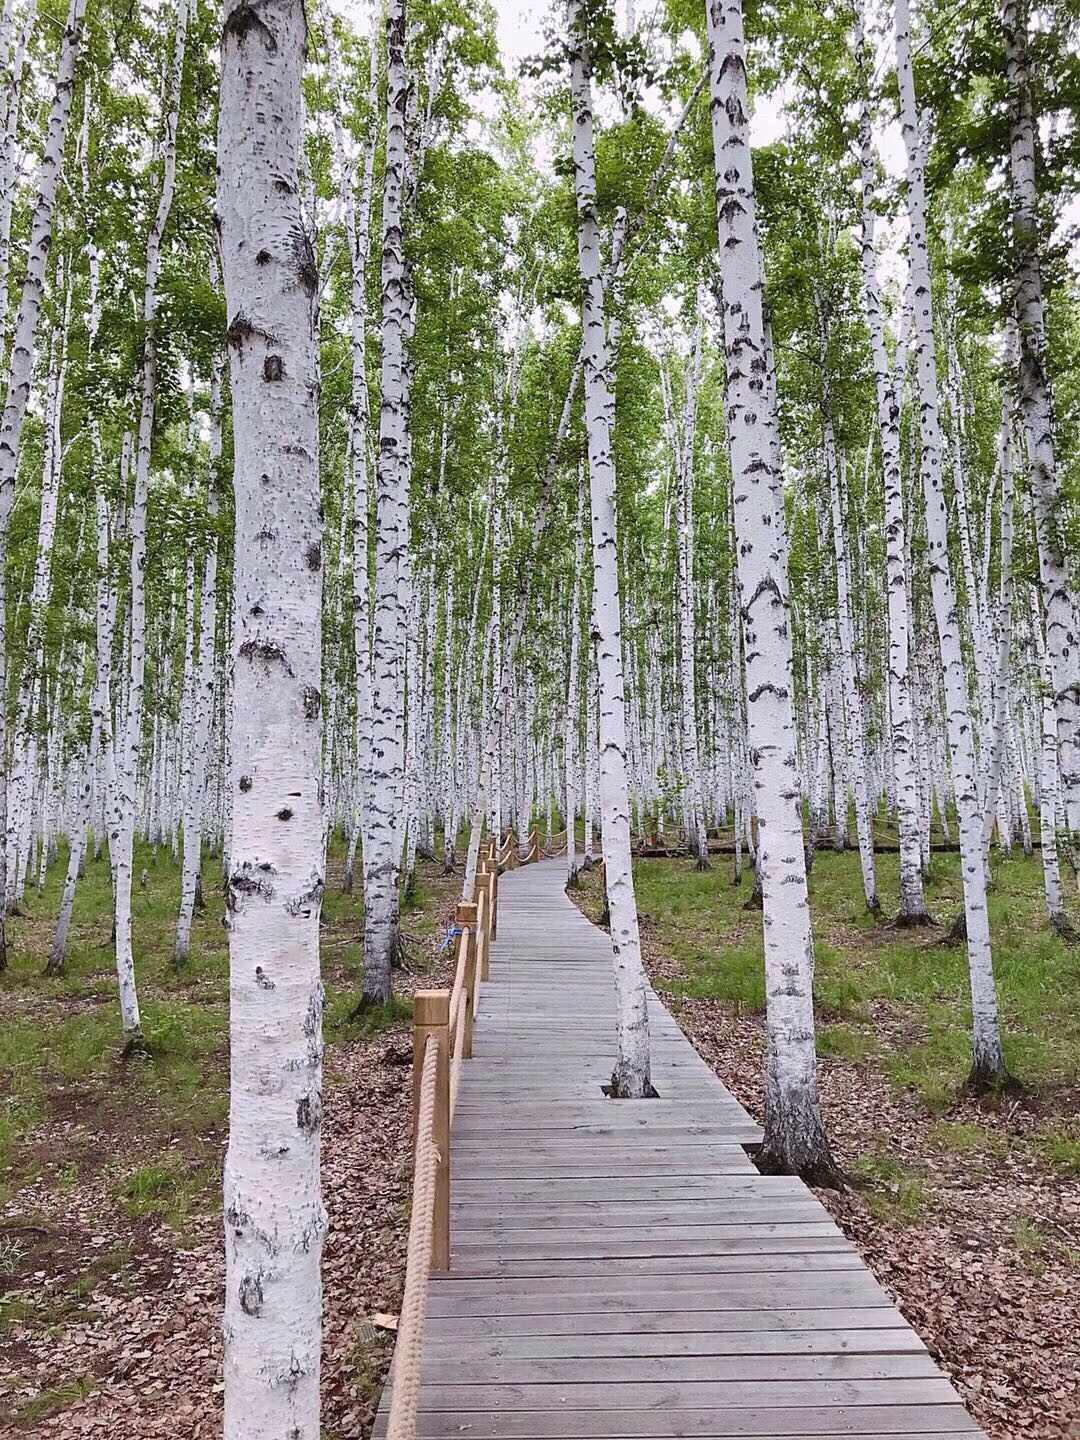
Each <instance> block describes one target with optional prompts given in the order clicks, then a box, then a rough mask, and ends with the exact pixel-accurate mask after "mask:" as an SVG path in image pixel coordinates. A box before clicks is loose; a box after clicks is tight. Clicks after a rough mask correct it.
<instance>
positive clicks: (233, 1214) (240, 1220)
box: [225, 1205, 251, 1236]
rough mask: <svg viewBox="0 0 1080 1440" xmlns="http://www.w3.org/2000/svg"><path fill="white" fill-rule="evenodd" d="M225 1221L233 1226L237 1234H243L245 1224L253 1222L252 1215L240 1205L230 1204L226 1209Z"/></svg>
mask: <svg viewBox="0 0 1080 1440" xmlns="http://www.w3.org/2000/svg"><path fill="white" fill-rule="evenodd" d="M225 1223H226V1225H230V1226H232V1228H233V1229H234V1230H235V1231H236V1233H237V1235H238V1236H240V1235H243V1233H244V1226H245V1225H250V1224H251V1216H250V1215H249V1214H248V1213H247V1211H246V1210H242V1209H241V1208H240V1206H239V1205H230V1206H229V1207H228V1209H227V1210H226V1211H225Z"/></svg>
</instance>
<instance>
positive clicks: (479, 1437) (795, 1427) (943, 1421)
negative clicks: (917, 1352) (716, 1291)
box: [372, 1401, 981, 1440]
mask: <svg viewBox="0 0 1080 1440" xmlns="http://www.w3.org/2000/svg"><path fill="white" fill-rule="evenodd" d="M980 1433H981V1432H980V1431H979V1430H978V1429H977V1428H976V1426H975V1423H974V1421H973V1420H972V1419H971V1417H970V1415H968V1413H967V1411H966V1410H965V1409H964V1407H963V1406H962V1405H961V1404H960V1402H959V1401H956V1402H955V1403H954V1404H951V1405H885V1406H879V1405H856V1406H848V1405H836V1406H826V1407H820V1406H810V1405H808V1404H807V1405H800V1406H798V1407H797V1408H795V1409H794V1410H792V1409H771V1408H769V1409H758V1410H749V1409H747V1410H671V1409H668V1410H660V1409H657V1410H652V1409H650V1410H629V1409H624V1408H622V1407H620V1408H618V1409H616V1410H610V1411H607V1412H603V1411H600V1412H598V1411H596V1410H571V1409H569V1408H566V1407H563V1406H558V1405H556V1406H553V1407H552V1408H551V1409H549V1410H543V1411H539V1412H532V1413H530V1412H528V1411H523V1410H518V1411H502V1412H499V1411H490V1410H486V1411H477V1410H459V1411H443V1412H441V1413H439V1412H432V1411H422V1412H421V1414H420V1417H419V1421H418V1424H417V1428H416V1434H417V1440H449V1437H451V1436H457V1437H461V1436H464V1437H467V1440H674V1437H679V1436H686V1437H693V1440H735V1437H738V1436H744V1435H753V1436H756V1437H759V1440H785V1437H790V1436H800V1437H808V1436H812V1435H842V1436H844V1437H845V1440H879V1437H880V1436H882V1435H889V1436H896V1437H915V1436H917V1437H918V1440H954V1437H955V1436H956V1435H979V1434H980ZM385 1434H386V1420H385V1415H384V1416H381V1417H380V1420H379V1421H378V1422H376V1425H375V1428H374V1431H373V1432H372V1440H381V1437H383V1436H385Z"/></svg>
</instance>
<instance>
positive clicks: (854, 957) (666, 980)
mask: <svg viewBox="0 0 1080 1440" xmlns="http://www.w3.org/2000/svg"><path fill="white" fill-rule="evenodd" d="M897 869H898V866H897V857H896V856H895V855H883V856H879V857H878V862H877V873H878V886H879V893H880V896H881V901H882V905H883V911H884V914H885V915H886V916H888V915H889V914H890V913H894V911H895V906H896V898H897V893H898V875H897ZM634 876H635V885H636V889H637V897H638V906H639V909H640V912H641V928H642V940H643V949H644V952H645V960H646V966H647V969H648V971H649V974H650V977H651V979H652V981H653V983H654V985H655V986H656V988H657V989H658V990H659V991H660V993H661V994H662V995H663V996H664V999H665V1001H666V1003H667V1004H668V1005H669V1007H670V1008H671V1009H672V1011H673V1013H674V1014H675V1016H676V1018H677V1020H678V1022H679V1024H680V1026H681V1027H682V1029H683V1031H684V1032H685V1033H686V1035H687V1036H688V1038H689V1039H690V1040H691V1041H692V1042H693V1044H694V1045H695V1046H696V1048H697V1049H698V1051H699V1052H700V1053H701V1054H702V1055H703V1056H704V1057H705V1058H706V1060H708V1062H709V1063H710V1064H711V1065H712V1066H713V1068H714V1070H715V1071H716V1073H717V1075H718V1076H719V1077H720V1078H721V1080H723V1082H724V1084H725V1085H727V1086H728V1088H729V1089H730V1090H731V1091H732V1092H733V1093H734V1094H735V1095H736V1096H737V1097H738V1099H739V1100H740V1101H741V1102H742V1104H743V1105H745V1106H746V1108H747V1109H748V1110H749V1111H750V1112H751V1113H752V1114H754V1115H755V1116H756V1117H757V1118H758V1119H759V1120H760V1119H762V1118H763V1116H762V1110H763V1095H764V1047H765V1028H764V977H763V959H762V938H761V914H760V911H747V910H745V909H744V908H743V907H744V905H745V902H746V899H747V897H748V895H749V892H750V882H749V877H748V876H747V877H744V880H743V883H742V885H741V887H739V888H734V887H733V886H732V861H731V859H730V857H726V856H715V857H714V858H713V862H712V868H711V870H709V871H708V872H705V873H699V872H698V871H697V870H696V869H695V867H694V865H693V863H692V862H690V861H686V860H674V859H664V860H644V861H638V862H637V863H636V864H635V869H634ZM994 880H995V885H994V889H993V891H992V893H991V895H990V900H989V904H990V916H991V925H992V934H993V940H994V958H995V969H996V976H997V984H998V992H999V998H1000V1003H1001V1010H1002V1023H1003V1029H1004V1034H1005V1042H1004V1043H1005V1052H1006V1056H1007V1059H1008V1063H1009V1065H1010V1067H1011V1069H1012V1071H1013V1073H1014V1075H1016V1077H1017V1078H1018V1079H1019V1080H1020V1081H1021V1082H1022V1083H1023V1086H1024V1089H1023V1091H1022V1092H1021V1093H1020V1094H1018V1095H1016V1096H1012V1097H1009V1098H1004V1099H1002V1100H1000V1101H999V1102H996V1103H990V1102H982V1103H979V1102H976V1101H974V1100H973V1099H971V1098H970V1097H968V1096H965V1094H964V1088H963V1087H964V1080H965V1076H966V1072H967V1069H968V1066H969V1064H970V1056H969V1036H968V1026H969V1024H970V1010H969V1007H968V1004H967V999H966V995H967V983H966V954H965V951H964V949H963V948H962V947H961V948H959V949H951V948H948V947H946V946H944V945H943V944H942V943H941V941H942V939H943V937H944V930H943V929H941V928H938V929H935V930H923V931H916V932H912V931H903V930H896V929H895V928H892V927H890V926H889V925H888V924H887V923H885V922H875V921H874V919H873V918H872V917H870V916H869V915H868V914H867V913H866V910H865V906H864V903H863V899H862V888H861V879H860V873H859V863H858V855H857V853H846V854H835V853H832V852H827V851H826V852H822V851H819V852H818V854H817V856H816V858H815V862H814V867H813V873H812V876H811V886H810V889H811V908H812V910H813V916H814V934H815V957H816V976H815V1003H816V1011H817V1020H818V1052H819V1056H820V1064H819V1074H820V1084H821V1095H822V1104H823V1108H824V1113H825V1120H826V1126H827V1129H828V1132H829V1135H830V1138H831V1141H832V1143H833V1147H834V1150H835V1153H836V1157H837V1159H838V1161H839V1162H840V1165H841V1166H842V1168H843V1170H844V1171H845V1173H846V1174H847V1175H848V1176H849V1177H850V1181H851V1183H850V1184H849V1186H848V1188H847V1189H845V1190H844V1191H842V1192H828V1191H819V1192H818V1193H819V1195H820V1198H821V1199H822V1200H823V1202H824V1203H825V1204H826V1205H827V1206H828V1207H829V1209H830V1210H831V1212H832V1214H833V1216H834V1218H835V1219H836V1221H837V1223H838V1224H839V1225H840V1226H841V1228H842V1229H843V1230H844V1231H845V1233H846V1234H847V1235H848V1236H849V1238H850V1239H851V1240H852V1241H853V1242H854V1243H855V1244H856V1245H857V1246H858V1248H859V1249H860V1251H861V1252H862V1254H863V1256H864V1258H865V1259H866V1261H867V1263H868V1264H869V1266H870V1268H871V1269H872V1270H873V1272H874V1274H875V1275H876V1276H877V1278H878V1280H879V1281H881V1283H882V1284H883V1285H884V1286H885V1287H886V1289H887V1290H888V1291H889V1292H890V1294H891V1295H892V1296H893V1297H894V1298H895V1299H896V1300H897V1302H898V1303H899V1305H900V1308H901V1310H902V1311H903V1313H904V1314H905V1316H906V1317H907V1319H908V1320H909V1321H910V1322H911V1324H912V1325H913V1326H914V1327H915V1329H916V1330H917V1331H918V1332H919V1334H920V1335H921V1336H922V1338H923V1341H924V1342H925V1343H926V1345H927V1346H928V1348H929V1349H930V1350H931V1352H932V1353H933V1354H934V1355H935V1357H936V1358H937V1359H938V1361H939V1363H940V1364H942V1365H943V1366H944V1367H945V1369H946V1370H947V1371H948V1372H949V1374H950V1375H951V1376H952V1379H953V1381H954V1383H955V1384H956V1387H957V1389H958V1390H959V1391H960V1393H961V1395H962V1396H963V1398H964V1399H965V1401H966V1402H967V1404H968V1406H969V1407H970V1409H971V1412H972V1414H973V1415H974V1416H975V1418H976V1419H977V1420H978V1421H979V1423H980V1424H981V1425H982V1426H983V1427H984V1428H985V1429H986V1431H987V1433H988V1434H989V1435H990V1436H991V1437H993V1440H1021V1437H1022V1440H1036V1437H1038V1440H1065V1437H1075V1436H1076V1435H1077V1434H1078V1433H1080V1432H1078V1430H1077V1417H1078V1416H1080V947H1069V946H1067V945H1065V944H1064V943H1063V942H1062V941H1061V940H1060V939H1058V937H1057V936H1055V935H1053V934H1052V933H1051V932H1050V931H1049V929H1048V926H1047V924H1046V921H1045V911H1044V910H1043V902H1042V872H1041V862H1040V860H1039V857H1038V855H1036V856H1035V857H1034V858H1025V857H1024V856H1023V855H1017V856H1016V857H1015V858H1013V859H1010V860H1004V861H1003V860H995V863H994ZM1070 883H1071V882H1070ZM926 894H927V904H928V907H929V909H930V910H931V913H932V914H933V915H934V916H935V917H936V918H937V919H939V920H941V921H944V922H945V924H946V925H947V924H948V923H950V922H951V921H952V919H953V917H954V916H955V914H956V913H957V911H958V909H959V907H960V898H961V892H960V870H959V863H958V856H956V855H955V854H935V855H934V857H933V860H932V867H931V875H930V878H929V881H928V883H927V888H926ZM576 898H577V900H578V903H579V905H580V906H581V908H582V909H583V910H584V911H585V912H586V914H588V915H589V916H590V918H592V919H594V920H595V919H596V918H597V917H598V914H599V910H600V897H599V892H598V888H597V872H595V871H594V872H592V873H591V874H585V875H583V877H582V886H581V889H580V890H578V891H577V892H576ZM1069 903H1070V907H1071V910H1072V915H1073V919H1074V921H1075V922H1076V923H1077V924H1078V926H1080V905H1078V904H1077V901H1076V896H1075V891H1073V892H1072V894H1071V897H1070V902H1069Z"/></svg>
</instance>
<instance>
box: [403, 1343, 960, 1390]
mask: <svg viewBox="0 0 1080 1440" xmlns="http://www.w3.org/2000/svg"><path fill="white" fill-rule="evenodd" d="M920 1379H922V1380H925V1379H930V1380H934V1381H935V1382H936V1383H938V1384H939V1385H940V1384H941V1383H942V1382H941V1372H940V1371H939V1370H938V1368H937V1366H936V1365H935V1364H934V1362H933V1360H931V1358H930V1356H929V1355H928V1354H927V1353H926V1352H925V1351H918V1350H911V1351H908V1352H905V1353H903V1354H900V1355H893V1354H888V1353H886V1354H870V1355H865V1354H864V1355H850V1354H849V1355H836V1354H827V1355H820V1354H819V1355H775V1354H754V1355H747V1354H738V1355H727V1356H721V1355H695V1356H682V1357H680V1356H672V1355H658V1356H651V1357H646V1356H642V1355H636V1356H633V1357H625V1358H624V1357H618V1358H614V1357H609V1358H606V1359H600V1358H598V1357H596V1356H592V1357H589V1358H584V1359H574V1360H561V1359H560V1360H538V1359H536V1358H535V1357H530V1358H527V1359H513V1360H510V1359H502V1358H498V1359H491V1360H482V1359H480V1358H479V1357H477V1356H476V1355H471V1356H469V1357H468V1358H461V1359H459V1358H450V1357H449V1355H447V1357H446V1358H440V1359H435V1358H433V1357H426V1358H425V1360H424V1365H423V1382H424V1384H425V1385H443V1386H453V1385H466V1386H474V1385H475V1386H481V1385H482V1386H484V1387H485V1388H486V1387H492V1388H494V1387H496V1386H511V1385H514V1386H524V1388H525V1389H526V1390H529V1391H531V1390H532V1389H533V1388H534V1386H535V1385H537V1384H541V1385H558V1386H571V1387H572V1390H574V1391H576V1390H577V1389H579V1388H580V1387H581V1386H582V1385H583V1384H585V1383H588V1384H590V1385H597V1386H607V1385H627V1384H631V1383H632V1384H633V1385H634V1386H635V1387H638V1386H641V1385H644V1384H649V1385H663V1386H668V1385H673V1384H675V1383H676V1382H680V1381H688V1382H692V1383H694V1384H704V1383H705V1382H718V1381H734V1380H740V1381H759V1380H768V1381H774V1380H785V1381H799V1380H920ZM635 1393H636V1392H635Z"/></svg>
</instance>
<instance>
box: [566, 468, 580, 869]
mask: <svg viewBox="0 0 1080 1440" xmlns="http://www.w3.org/2000/svg"><path fill="white" fill-rule="evenodd" d="M584 485H585V482H584V476H583V474H582V472H581V467H580V465H579V467H578V506H577V526H576V528H575V531H574V584H573V588H572V589H571V591H570V606H569V629H570V662H569V665H568V666H567V676H566V722H565V725H564V727H563V766H564V769H565V772H566V773H565V780H566V883H567V885H575V884H576V883H577V872H578V857H577V837H576V834H575V827H576V823H577V730H578V690H579V685H578V654H579V652H580V648H581V611H580V602H581V570H582V559H583V553H584V549H585V531H584V509H585V488H584Z"/></svg>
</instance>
